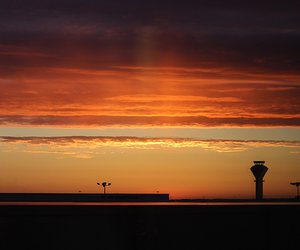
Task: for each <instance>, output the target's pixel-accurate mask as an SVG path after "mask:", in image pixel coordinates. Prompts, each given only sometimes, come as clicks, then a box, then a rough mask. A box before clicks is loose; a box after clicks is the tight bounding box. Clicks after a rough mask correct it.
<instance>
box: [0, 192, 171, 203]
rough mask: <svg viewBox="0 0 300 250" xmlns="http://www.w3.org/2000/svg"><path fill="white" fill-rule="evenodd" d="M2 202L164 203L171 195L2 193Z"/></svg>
mask: <svg viewBox="0 0 300 250" xmlns="http://www.w3.org/2000/svg"><path fill="white" fill-rule="evenodd" d="M0 201H12V202H13V201H16V202H20V201H28V202H163V201H169V194H135V193H130V194H126V193H121V194H113V193H110V194H95V193H94V194H93V193H92V194H91V193H80V194H78V193H0Z"/></svg>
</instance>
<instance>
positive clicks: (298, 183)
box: [290, 182, 300, 199]
mask: <svg viewBox="0 0 300 250" xmlns="http://www.w3.org/2000/svg"><path fill="white" fill-rule="evenodd" d="M290 184H291V185H293V186H296V189H297V196H296V198H297V199H299V186H300V182H291V183H290Z"/></svg>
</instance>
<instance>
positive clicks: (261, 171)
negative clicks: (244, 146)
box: [250, 161, 268, 200]
mask: <svg viewBox="0 0 300 250" xmlns="http://www.w3.org/2000/svg"><path fill="white" fill-rule="evenodd" d="M253 163H254V165H253V166H252V167H251V168H250V170H251V172H252V173H253V175H254V177H255V183H256V200H262V199H263V182H264V180H263V178H264V176H265V174H266V172H267V171H268V168H267V167H266V166H265V165H264V164H265V161H254V162H253Z"/></svg>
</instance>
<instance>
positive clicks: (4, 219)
mask: <svg viewBox="0 0 300 250" xmlns="http://www.w3.org/2000/svg"><path fill="white" fill-rule="evenodd" d="M299 215H300V214H299V206H292V205H286V206H279V205H266V206H263V205H258V206H256V205H242V206H236V205H229V206H223V205H215V206H213V205H211V206H206V205H205V206H186V205H183V206H175V205H171V206H168V205H166V206H160V205H159V206H0V249H22V250H23V249H30V250H31V249H56V250H58V249H64V250H65V249H112V250H115V249H131V250H134V249H139V250H143V249H153V250H154V249H164V250H167V249H170V250H173V249H180V250H185V249H230V250H232V249H241V250H244V249H255V250H257V249H282V250H285V249H300V241H299V233H300V230H299V225H300V219H299ZM16 247H17V248H16Z"/></svg>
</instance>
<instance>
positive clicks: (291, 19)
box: [0, 0, 300, 71]
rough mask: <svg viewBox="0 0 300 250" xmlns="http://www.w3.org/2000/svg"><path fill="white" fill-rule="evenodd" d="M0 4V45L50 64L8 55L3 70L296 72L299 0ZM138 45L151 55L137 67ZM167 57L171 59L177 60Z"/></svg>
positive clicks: (299, 64) (3, 62) (299, 35)
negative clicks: (148, 67)
mask: <svg viewBox="0 0 300 250" xmlns="http://www.w3.org/2000/svg"><path fill="white" fill-rule="evenodd" d="M1 4H2V5H1V7H2V8H1V11H0V23H1V24H0V34H1V43H2V44H4V45H15V46H23V47H24V49H25V50H33V51H34V53H44V54H48V55H51V56H52V57H53V58H52V59H51V58H49V59H47V60H44V59H43V58H34V59H31V60H30V62H28V60H26V59H24V56H22V55H16V54H15V55H13V53H11V54H9V53H6V55H4V54H2V56H1V57H2V60H1V61H0V63H1V65H3V66H4V65H20V66H22V65H28V64H34V65H35V66H37V65H44V64H46V65H52V66H53V65H64V66H66V65H68V66H70V65H72V64H73V65H77V66H84V67H92V66H91V65H93V67H97V66H103V65H117V64H122V65H123V64H125V65H139V64H150V65H160V64H169V65H170V64H174V65H176V64H177V65H178V64H182V65H190V66H208V65H211V64H217V65H222V66H227V67H234V68H241V67H242V68H249V67H250V68H251V69H252V68H254V69H255V70H273V71H275V70H276V71H299V67H300V61H299V58H300V56H299V55H300V48H299V46H298V44H299V43H300V18H299V16H300V11H299V10H300V8H299V7H300V6H299V2H298V1H284V2H282V1H281V2H276V1H272V2H268V1H267V2H265V1H264V2H263V3H262V2H261V1H249V2H245V1H243V2H241V1H163V2H162V1H146V2H145V1H142V2H141V1H79V0H75V1H2V2H1ZM143 40H148V41H151V43H152V44H151V46H150V45H147V44H142V43H143ZM143 46H144V49H146V50H149V52H148V55H151V56H148V58H147V59H144V61H141V60H140V59H139V58H140V57H139V55H140V53H141V47H143ZM147 46H148V47H147ZM150 47H151V48H150ZM0 49H1V50H2V51H3V48H0ZM7 50H8V49H6V50H4V51H6V52H7ZM10 51H11V52H13V51H14V50H13V49H11V50H9V51H8V52H10ZM167 57H172V58H173V57H176V58H177V61H172V60H166V58H167Z"/></svg>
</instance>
